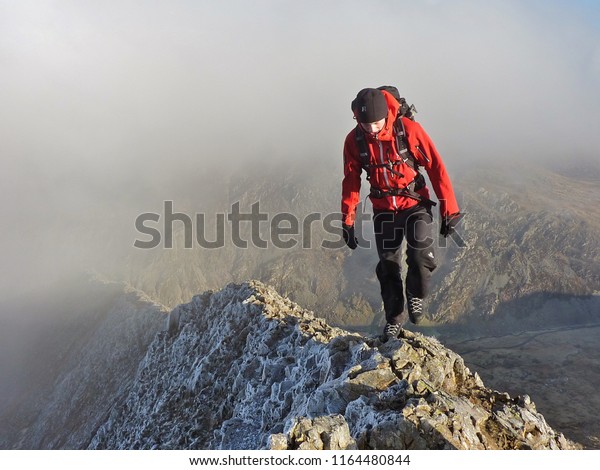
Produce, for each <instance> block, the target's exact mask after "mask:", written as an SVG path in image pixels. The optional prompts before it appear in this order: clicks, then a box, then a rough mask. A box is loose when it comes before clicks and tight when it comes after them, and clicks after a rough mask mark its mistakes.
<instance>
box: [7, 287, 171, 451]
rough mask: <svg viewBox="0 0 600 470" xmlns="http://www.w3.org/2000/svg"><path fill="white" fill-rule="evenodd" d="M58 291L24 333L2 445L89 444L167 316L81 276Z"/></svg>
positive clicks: (42, 301)
mask: <svg viewBox="0 0 600 470" xmlns="http://www.w3.org/2000/svg"><path fill="white" fill-rule="evenodd" d="M44 294H45V293H44ZM55 294H59V295H58V298H50V297H49V296H47V295H40V297H39V300H38V301H36V302H37V303H39V306H38V307H37V308H38V309H40V310H41V313H40V314H39V317H38V318H37V322H38V323H42V324H43V328H40V330H39V331H37V330H35V331H28V330H34V327H33V326H31V325H30V326H29V327H28V330H25V331H23V332H21V334H20V340H21V341H22V342H23V343H24V344H26V345H27V350H26V351H25V352H23V353H22V354H26V355H27V359H25V360H23V362H22V364H20V366H19V370H15V371H13V377H15V379H16V380H17V381H18V383H17V385H16V393H15V394H16V397H15V398H13V399H12V400H10V401H8V402H7V403H6V406H5V407H4V409H3V410H2V414H1V422H2V426H1V427H0V447H1V448H17V449H80V448H84V447H85V446H87V444H88V443H89V440H90V438H91V436H92V435H93V433H94V432H95V431H96V429H97V427H98V426H99V425H100V424H101V423H102V422H103V421H104V420H105V419H106V416H107V415H108V413H109V410H110V408H111V407H112V406H114V405H115V404H116V403H118V399H119V397H121V396H123V395H124V394H126V393H127V390H128V389H129V387H130V386H131V384H132V381H133V379H134V377H135V372H136V370H137V367H138V366H139V362H140V361H141V359H142V358H143V357H144V355H145V353H146V351H147V347H148V344H150V342H151V341H152V340H153V338H154V336H155V335H156V332H157V331H159V330H160V329H162V327H163V325H164V321H165V318H166V315H165V313H166V310H165V309H164V307H162V306H160V305H158V304H156V303H155V302H153V301H151V300H150V299H149V298H148V297H146V296H145V295H144V294H142V293H140V292H138V291H135V290H133V289H130V288H126V287H125V286H123V285H122V284H120V283H110V282H103V281H97V280H96V281H91V282H90V281H85V280H81V281H78V282H76V283H73V284H71V285H70V286H69V289H68V290H66V291H61V292H59V293H57V292H55ZM30 305H32V303H30ZM20 308H21V309H22V310H21V311H23V309H24V308H25V306H24V305H21V306H20ZM44 322H46V323H47V324H45V323H44ZM15 366H16V365H15ZM15 374H18V375H15Z"/></svg>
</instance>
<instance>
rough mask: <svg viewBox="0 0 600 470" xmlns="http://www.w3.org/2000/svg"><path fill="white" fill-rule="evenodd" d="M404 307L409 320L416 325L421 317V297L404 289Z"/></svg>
mask: <svg viewBox="0 0 600 470" xmlns="http://www.w3.org/2000/svg"><path fill="white" fill-rule="evenodd" d="M406 307H407V309H408V317H409V318H410V321H411V322H413V323H414V324H415V325H418V324H419V323H420V322H421V320H422V319H423V299H421V298H420V297H415V296H414V295H412V294H411V293H410V292H408V291H406Z"/></svg>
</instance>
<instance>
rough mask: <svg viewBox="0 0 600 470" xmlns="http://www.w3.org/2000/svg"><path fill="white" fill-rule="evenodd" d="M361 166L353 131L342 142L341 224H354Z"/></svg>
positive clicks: (358, 197) (358, 198)
mask: <svg viewBox="0 0 600 470" xmlns="http://www.w3.org/2000/svg"><path fill="white" fill-rule="evenodd" d="M361 172H362V166H361V164H360V160H359V157H358V148H357V146H356V141H355V138H354V131H352V132H350V134H348V136H347V137H346V141H345V142H344V180H343V181H342V222H343V223H344V224H346V225H352V224H354V218H355V217H356V206H357V205H358V203H359V201H360V175H361Z"/></svg>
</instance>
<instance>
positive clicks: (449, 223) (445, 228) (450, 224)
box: [440, 212, 464, 238]
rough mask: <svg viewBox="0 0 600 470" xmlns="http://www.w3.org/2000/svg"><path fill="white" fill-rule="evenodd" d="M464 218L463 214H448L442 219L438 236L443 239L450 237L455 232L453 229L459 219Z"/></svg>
mask: <svg viewBox="0 0 600 470" xmlns="http://www.w3.org/2000/svg"><path fill="white" fill-rule="evenodd" d="M463 217H464V214H461V213H460V212H457V213H456V214H450V215H447V216H445V217H443V218H442V228H441V229H440V235H443V236H444V238H447V237H448V236H449V235H452V234H453V233H454V232H455V230H454V229H455V228H456V226H457V225H458V223H459V222H460V221H461V219H462V218H463Z"/></svg>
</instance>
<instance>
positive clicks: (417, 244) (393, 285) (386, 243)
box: [373, 205, 437, 324]
mask: <svg viewBox="0 0 600 470" xmlns="http://www.w3.org/2000/svg"><path fill="white" fill-rule="evenodd" d="M373 227H374V230H375V243H376V245H377V253H378V254H379V263H378V264H377V268H376V273H377V278H378V279H379V284H380V285H381V298H382V299H383V306H384V309H385V318H386V321H387V322H388V323H394V324H401V323H404V322H405V321H406V318H407V314H406V313H404V290H403V287H402V276H401V274H400V273H401V271H400V263H401V262H402V261H401V258H402V250H401V245H402V241H403V240H404V239H405V238H406V243H407V247H406V263H407V265H408V271H407V274H406V290H407V291H409V292H410V293H411V294H412V295H413V296H414V297H420V298H425V297H426V296H427V293H428V290H429V284H430V280H431V273H432V272H433V270H434V269H435V268H436V266H437V265H436V262H435V252H434V249H433V244H434V243H433V217H432V215H431V211H429V210H428V209H427V208H425V207H423V206H421V205H417V206H415V207H414V208H412V207H411V208H410V209H407V210H404V211H395V212H391V211H390V212H388V211H382V212H375V214H374V215H373Z"/></svg>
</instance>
